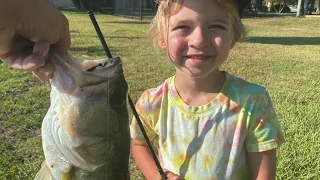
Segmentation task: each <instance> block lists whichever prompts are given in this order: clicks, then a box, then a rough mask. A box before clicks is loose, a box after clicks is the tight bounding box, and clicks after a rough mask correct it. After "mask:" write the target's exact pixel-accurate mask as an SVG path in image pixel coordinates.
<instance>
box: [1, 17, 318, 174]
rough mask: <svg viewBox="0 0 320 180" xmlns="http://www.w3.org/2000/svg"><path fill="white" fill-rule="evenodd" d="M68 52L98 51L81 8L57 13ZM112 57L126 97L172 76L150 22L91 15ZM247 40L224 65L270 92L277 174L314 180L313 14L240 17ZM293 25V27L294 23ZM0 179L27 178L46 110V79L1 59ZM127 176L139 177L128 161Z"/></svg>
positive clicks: (87, 55)
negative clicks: (279, 141)
mask: <svg viewBox="0 0 320 180" xmlns="http://www.w3.org/2000/svg"><path fill="white" fill-rule="evenodd" d="M64 13H65V14H66V16H67V17H68V19H69V21H70V30H71V36H72V48H71V51H70V52H71V54H73V55H74V56H77V57H80V58H83V59H96V58H104V57H105V54H104V51H103V48H102V46H101V45H100V41H99V39H98V38H97V36H96V33H95V31H94V28H93V26H92V24H91V22H90V19H89V17H88V15H87V14H86V13H75V12H64ZM96 18H97V21H98V22H99V25H100V26H101V30H102V32H103V33H104V35H105V38H106V41H107V43H108V45H109V47H110V49H111V52H112V54H113V56H121V57H122V59H123V61H124V73H125V77H126V79H127V81H128V84H129V93H130V95H131V97H132V98H133V100H135V99H137V97H138V96H139V95H140V94H141V93H142V92H143V91H144V90H145V89H147V88H150V87H155V86H157V85H159V84H160V83H162V82H163V81H164V80H165V79H166V78H167V77H169V76H171V75H173V74H174V68H173V67H172V65H171V64H170V62H169V60H168V59H167V58H166V56H165V52H159V51H155V50H154V49H153V47H152V46H151V42H149V41H148V40H147V38H146V33H147V30H148V24H149V23H150V21H136V20H132V19H124V18H121V17H114V16H107V15H96ZM244 23H245V25H246V26H247V27H248V29H251V31H250V32H249V37H248V39H246V40H245V41H244V42H241V43H239V44H237V45H236V46H235V47H234V48H233V49H232V51H231V52H230V57H229V59H228V60H227V61H226V63H225V64H224V65H223V66H222V69H223V70H226V71H228V72H230V73H233V74H235V75H237V76H240V77H243V78H244V79H247V80H249V81H252V82H255V83H259V84H261V85H263V86H265V87H266V88H267V90H268V91H269V93H270V95H271V97H272V99H273V102H274V105H275V109H276V112H277V114H278V118H279V120H280V123H281V126H282V129H283V132H284V135H285V138H286V143H285V144H283V146H282V147H281V148H280V149H279V151H278V171H277V177H278V178H277V179H304V180H305V179H306V180H308V179H310V180H314V179H320V178H319V177H320V174H319V172H320V158H319V157H320V133H319V125H320V121H319V119H320V106H319V104H320V80H319V77H320V71H319V69H320V64H319V62H318V61H319V57H320V56H319V52H320V46H319V45H318V44H319V41H320V36H319V33H318V32H319V31H318V27H320V22H319V20H318V19H317V18H307V19H301V18H291V17H283V18H252V19H244ZM297 24H298V25H299V26H297ZM0 72H1V76H0V152H1V153H0V179H6V180H11V179H12V180H16V179H24V180H29V179H30V180H31V179H33V177H34V176H35V174H36V173H37V171H38V170H39V169H40V165H41V163H42V162H43V160H44V158H43V152H42V146H41V135H40V128H41V122H42V119H43V117H44V116H45V114H46V111H47V110H48V108H49V102H50V101H49V92H50V87H49V85H48V83H44V82H41V81H39V80H37V79H36V78H34V77H33V76H32V74H31V73H27V72H21V71H17V70H12V69H10V68H8V67H7V66H6V65H5V64H3V63H2V64H0ZM130 173H131V178H132V179H133V180H138V179H139V180H140V179H143V178H142V175H141V173H140V171H139V170H138V169H137V167H136V165H135V162H134V160H133V159H131V166H130Z"/></svg>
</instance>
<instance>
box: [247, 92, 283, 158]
mask: <svg viewBox="0 0 320 180" xmlns="http://www.w3.org/2000/svg"><path fill="white" fill-rule="evenodd" d="M252 103H253V109H252V111H251V115H250V113H249V116H250V117H249V127H248V131H247V135H246V140H245V144H246V148H247V151H248V152H262V151H268V150H271V149H275V148H278V147H279V146H280V145H281V144H282V143H283V142H284V137H283V134H282V132H281V127H280V123H279V121H278V119H277V116H276V113H275V111H274V108H273V105H272V102H271V99H270V96H269V94H268V92H267V91H265V90H264V92H263V93H261V94H260V95H258V96H257V97H256V98H255V101H253V102H252Z"/></svg>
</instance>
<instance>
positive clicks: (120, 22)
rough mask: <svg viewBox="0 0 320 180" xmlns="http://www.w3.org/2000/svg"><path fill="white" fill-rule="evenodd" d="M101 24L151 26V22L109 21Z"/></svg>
mask: <svg viewBox="0 0 320 180" xmlns="http://www.w3.org/2000/svg"><path fill="white" fill-rule="evenodd" d="M101 23H108V24H110V23H114V24H150V22H149V21H108V22H101Z"/></svg>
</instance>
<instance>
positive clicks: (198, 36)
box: [189, 28, 209, 48]
mask: <svg viewBox="0 0 320 180" xmlns="http://www.w3.org/2000/svg"><path fill="white" fill-rule="evenodd" d="M208 43H209V39H208V38H207V37H206V32H205V31H204V30H203V28H196V29H194V30H193V32H192V33H191V34H190V40H189V46H190V47H194V48H203V47H204V46H207V45H208Z"/></svg>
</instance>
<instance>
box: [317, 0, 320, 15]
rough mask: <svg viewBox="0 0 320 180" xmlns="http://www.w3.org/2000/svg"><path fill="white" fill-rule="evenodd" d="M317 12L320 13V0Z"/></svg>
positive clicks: (319, 0)
mask: <svg viewBox="0 0 320 180" xmlns="http://www.w3.org/2000/svg"><path fill="white" fill-rule="evenodd" d="M317 14H319V15H320V0H318V7H317Z"/></svg>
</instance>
